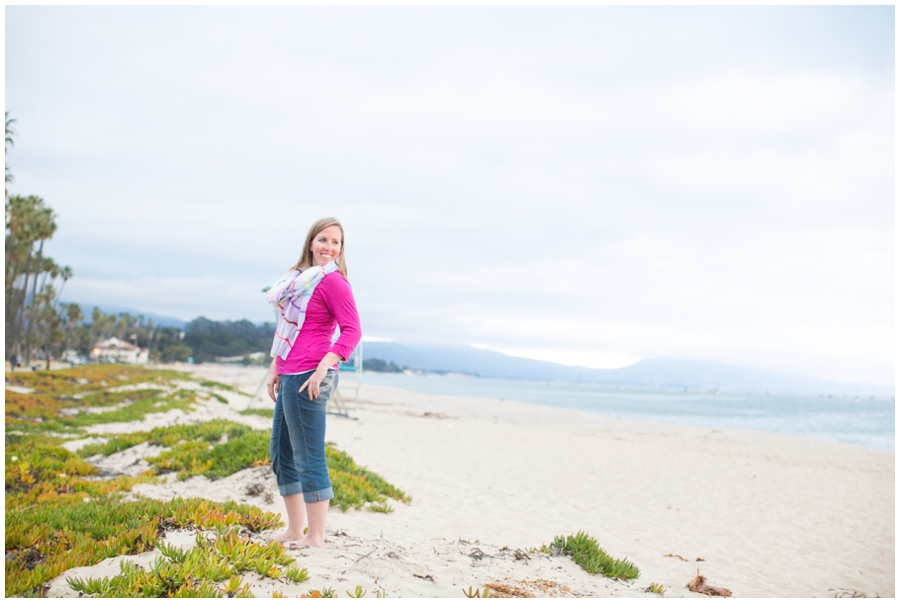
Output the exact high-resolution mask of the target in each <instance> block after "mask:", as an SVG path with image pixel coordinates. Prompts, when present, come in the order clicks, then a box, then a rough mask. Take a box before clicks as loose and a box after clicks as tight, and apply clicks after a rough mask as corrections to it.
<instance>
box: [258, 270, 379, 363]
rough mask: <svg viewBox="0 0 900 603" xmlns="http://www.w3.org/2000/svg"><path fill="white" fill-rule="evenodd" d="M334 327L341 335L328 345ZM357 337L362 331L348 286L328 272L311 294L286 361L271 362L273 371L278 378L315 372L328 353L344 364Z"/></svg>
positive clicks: (341, 276) (343, 279) (341, 278)
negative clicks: (337, 357)
mask: <svg viewBox="0 0 900 603" xmlns="http://www.w3.org/2000/svg"><path fill="white" fill-rule="evenodd" d="M335 326H339V327H340V328H341V334H340V336H339V337H338V339H337V341H335V342H334V344H332V343H331V338H332V336H333V335H334V328H335ZM360 337H362V329H361V328H360V326H359V313H358V312H357V311H356V302H355V301H354V300H353V291H352V290H351V289H350V283H349V282H347V279H346V278H344V275H343V274H341V273H340V272H332V273H331V274H329V275H327V276H325V278H323V279H322V282H320V283H319V284H318V285H317V286H316V289H315V291H313V294H312V297H311V298H310V300H309V305H307V307H306V318H305V319H304V320H303V326H301V327H300V332H299V333H297V339H296V340H295V341H294V345H293V347H291V351H290V352H288V355H287V358H286V359H284V360H282V359H281V358H280V357H276V358H275V368H276V369H277V371H278V374H279V375H290V374H292V373H303V372H305V371H311V370H315V369H316V368H317V367H318V366H319V363H320V362H321V361H322V358H324V357H325V354H327V353H328V352H334V353H335V354H337V355H338V356H340V357H341V358H343V359H344V360H346V359H347V358H349V357H350V354H352V353H353V350H354V349H355V348H356V344H358V343H359V338H360ZM335 366H337V365H335Z"/></svg>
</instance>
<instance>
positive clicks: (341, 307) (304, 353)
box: [266, 218, 361, 548]
mask: <svg viewBox="0 0 900 603" xmlns="http://www.w3.org/2000/svg"><path fill="white" fill-rule="evenodd" d="M266 299H267V300H268V301H269V303H270V304H272V305H273V307H274V309H275V313H276V316H277V327H276V332H275V339H274V341H273V343H272V356H273V357H274V360H273V361H272V366H271V367H270V369H269V378H268V380H267V386H268V390H269V396H270V397H271V398H272V400H274V401H275V416H274V418H273V420H272V439H271V442H270V444H269V458H270V459H271V460H272V469H273V470H274V471H275V476H276V478H277V481H278V491H279V493H280V494H281V496H282V497H284V506H285V510H286V511H287V529H285V531H284V532H281V533H278V534H274V535H272V536H270V537H269V538H270V540H274V541H276V542H281V543H283V544H284V545H285V546H288V547H292V548H293V547H321V546H324V544H325V523H326V520H327V517H328V504H329V502H328V501H329V500H330V499H332V498H334V491H333V490H332V488H331V480H330V478H329V476H328V467H327V466H326V464H325V405H326V403H327V402H328V398H329V397H330V396H331V394H332V393H333V392H334V390H335V388H337V385H338V371H337V362H338V361H339V360H346V359H347V358H348V357H349V356H350V354H351V353H352V352H353V349H354V348H355V347H356V345H357V344H358V343H359V338H360V336H361V330H360V326H359V314H358V313H357V311H356V302H355V301H354V300H353V291H352V290H351V289H350V283H349V282H348V281H347V265H346V262H345V260H344V229H343V227H342V226H341V224H340V222H338V221H337V220H336V219H334V218H323V219H322V220H319V221H318V222H316V223H315V224H313V225H312V228H310V229H309V234H308V235H307V237H306V242H305V243H304V244H303V252H302V255H301V256H300V260H299V261H298V262H297V263H296V264H295V265H294V266H293V267H292V268H291V270H290V271H288V273H287V274H285V275H284V276H283V277H281V279H279V280H278V282H277V283H275V285H273V286H272V287H271V288H270V289H269V290H268V292H267V293H266ZM335 327H340V329H341V334H340V337H339V338H338V339H337V341H335V342H334V343H332V336H333V335H334V331H335ZM307 522H308V526H309V531H308V532H307V533H306V534H305V535H304V533H303V528H304V524H307Z"/></svg>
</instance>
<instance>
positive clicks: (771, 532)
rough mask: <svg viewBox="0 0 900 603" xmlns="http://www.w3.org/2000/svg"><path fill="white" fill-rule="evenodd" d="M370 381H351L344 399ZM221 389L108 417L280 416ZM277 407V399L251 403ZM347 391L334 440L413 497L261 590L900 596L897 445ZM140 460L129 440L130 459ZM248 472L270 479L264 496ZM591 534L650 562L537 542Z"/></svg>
mask: <svg viewBox="0 0 900 603" xmlns="http://www.w3.org/2000/svg"><path fill="white" fill-rule="evenodd" d="M192 370H194V372H195V374H197V375H198V376H203V377H204V378H209V379H213V380H216V381H219V382H222V383H227V384H231V385H235V386H237V387H240V388H241V389H242V390H243V391H246V392H248V393H253V392H254V391H255V390H256V386H257V385H258V383H259V380H260V379H261V378H262V375H263V371H262V369H244V368H231V367H222V366H205V365H204V366H198V367H193V369H192ZM354 392H355V389H354V388H349V387H347V395H348V396H352V394H353V393H354ZM219 393H221V394H222V395H225V396H226V397H227V398H228V399H229V404H228V405H225V404H222V403H220V402H217V401H215V400H212V401H209V402H205V403H203V404H202V408H200V409H199V410H198V412H197V413H191V414H190V415H188V416H185V415H184V413H180V411H171V412H170V413H167V414H166V415H158V416H155V417H148V418H147V419H145V421H143V422H141V423H140V424H138V423H135V424H133V425H132V424H121V425H115V426H110V425H105V426H102V427H103V428H102V429H100V428H99V427H100V426H98V429H97V430H96V432H97V433H102V432H105V433H114V432H115V433H120V432H125V431H133V430H137V429H147V428H148V427H149V426H153V425H156V424H166V422H167V421H172V420H178V421H179V422H185V421H190V422H193V421H197V420H209V419H211V418H215V417H218V416H221V417H223V418H228V419H231V420H240V421H242V422H245V423H248V424H253V425H254V426H256V427H265V426H267V425H268V421H267V420H266V419H262V418H260V417H244V416H241V415H238V414H237V412H236V411H237V410H241V409H243V408H244V407H245V406H246V404H247V401H248V400H249V399H248V398H247V397H244V396H237V395H234V394H230V395H229V394H227V393H225V392H219ZM263 404H271V403H270V402H268V401H265V402H264V403H260V402H256V403H255V406H262V405H263ZM348 407H349V409H350V414H351V417H352V419H346V418H341V417H334V416H330V417H329V418H328V421H329V423H328V435H327V439H328V440H329V441H333V442H335V443H336V444H337V445H338V447H339V448H341V449H342V450H344V451H346V452H347V453H349V454H350V455H351V456H352V457H353V458H354V460H356V462H357V463H359V464H362V465H366V466H368V467H369V468H370V469H371V470H373V471H375V472H377V473H379V474H380V475H382V476H383V477H384V478H385V479H387V480H388V481H389V482H391V483H393V484H395V485H396V486H398V487H399V488H401V489H403V490H404V491H405V492H406V493H407V494H409V495H410V496H412V499H413V500H412V504H410V505H403V504H401V503H398V502H395V501H392V502H391V506H393V508H394V509H395V512H394V513H391V514H387V515H385V514H381V513H371V512H365V511H352V510H351V511H348V512H346V513H341V512H340V511H336V510H332V512H331V514H330V515H329V533H328V536H327V539H326V540H327V548H326V549H325V550H307V551H298V552H295V553H293V554H295V555H296V556H297V557H298V562H299V564H300V566H301V567H306V568H308V569H309V573H310V580H309V581H308V582H305V583H303V584H301V585H299V586H286V585H284V584H280V583H273V581H271V580H268V581H257V582H256V583H255V584H257V585H256V586H254V589H253V590H254V592H255V593H256V594H257V595H258V596H265V595H266V594H267V593H270V592H271V591H272V589H276V590H281V591H283V592H284V594H285V595H294V596H297V595H299V593H301V592H306V591H307V590H309V589H311V588H322V587H326V586H327V587H332V588H334V589H335V590H337V592H338V594H339V595H341V596H346V593H345V592H344V591H345V590H351V591H352V590H353V588H354V587H355V586H356V585H361V586H362V587H364V588H366V589H368V591H369V596H372V594H373V593H374V592H375V591H376V590H383V591H385V592H386V594H387V595H388V596H403V597H408V596H442V597H443V596H462V593H461V590H460V589H461V588H468V587H469V586H472V587H475V588H481V587H483V585H484V584H486V583H498V582H499V583H503V584H506V585H511V586H515V587H517V588H520V589H524V590H525V591H526V592H531V593H534V594H538V595H540V594H543V595H545V596H547V595H558V596H574V595H581V596H629V597H631V596H641V595H646V596H656V595H650V594H649V593H646V592H644V590H643V589H644V588H645V587H646V586H647V585H648V584H649V583H651V582H655V583H658V584H662V585H663V586H665V587H666V593H665V596H694V597H697V596H702V595H698V594H694V593H691V592H689V591H688V590H687V589H686V588H685V585H686V584H687V583H688V582H689V581H690V580H691V578H692V577H693V576H694V575H695V574H696V572H697V571H698V570H699V571H700V572H701V573H702V574H703V575H704V576H706V577H707V580H708V582H709V583H710V584H712V585H714V586H720V587H725V588H728V589H730V590H731V591H732V592H733V593H734V595H735V596H738V597H810V596H815V597H834V596H848V595H853V594H858V595H866V596H870V597H871V596H881V597H891V596H893V595H894V455H893V453H890V452H882V451H876V450H869V449H865V448H861V447H855V446H848V445H842V444H834V443H828V442H819V441H815V440H809V439H804V438H798V437H792V436H783V435H776V434H767V433H760V432H749V431H737V430H724V429H709V428H692V427H684V426H671V425H662V424H652V423H639V422H631V421H621V420H615V419H606V418H602V417H596V416H593V415H588V414H584V413H580V412H575V411H566V410H559V409H552V408H543V407H538V406H530V405H526V404H520V403H516V402H508V401H498V400H486V399H473V398H456V397H442V396H435V395H428V394H420V393H414V392H407V391H401V390H396V389H391V388H386V387H378V386H372V385H363V386H362V389H361V390H360V399H358V400H355V401H354V400H349V401H348ZM126 452H127V451H126ZM120 454H121V453H120ZM148 454H150V453H149V452H148ZM145 455H146V454H145ZM134 460H135V455H134V454H131V455H130V456H128V455H125V456H123V457H122V460H121V461H120V462H121V463H123V464H127V463H128V462H131V463H134ZM107 470H111V469H109V468H107ZM120 471H121V472H125V471H126V467H122V468H121V469H120ZM171 480H172V478H170V481H169V483H161V484H155V485H141V486H138V487H136V488H135V492H136V493H139V494H140V495H144V496H153V497H159V498H171V497H173V496H193V495H197V494H198V493H202V495H203V496H205V497H207V498H210V499H212V500H229V499H232V500H237V501H240V502H249V503H251V504H256V505H258V506H260V507H261V508H263V509H267V510H273V511H276V512H280V511H281V510H282V507H281V503H280V499H279V498H278V496H277V488H276V487H275V482H274V477H273V476H272V474H271V471H269V470H268V469H266V468H257V469H248V470H245V471H242V472H240V473H238V474H235V475H233V476H231V477H229V478H225V479H222V480H217V481H214V482H210V481H209V480H206V479H205V478H193V479H192V480H188V481H185V482H177V481H171ZM251 485H256V486H257V487H256V488H251V491H254V492H255V491H261V492H260V493H257V494H251V493H248V486H251ZM267 499H271V500H273V502H271V503H269V502H268V501H267ZM579 530H584V531H586V532H588V533H589V534H591V535H592V536H594V537H595V538H597V539H598V540H599V541H600V544H601V546H603V547H604V548H605V549H606V550H607V551H608V552H609V553H610V554H611V555H613V556H614V557H618V558H621V557H627V558H628V559H629V560H631V561H633V562H634V563H636V564H637V566H638V567H639V568H640V569H641V577H640V578H639V579H637V580H636V581H634V582H631V583H626V582H619V581H614V580H609V579H607V578H604V577H601V576H592V575H589V574H587V573H586V572H584V571H583V570H582V569H581V568H580V567H578V566H577V565H575V564H574V563H572V561H571V560H570V559H568V558H562V557H549V556H545V555H539V554H531V555H529V558H525V557H523V556H522V553H523V552H525V551H527V550H528V549H529V548H530V547H536V546H539V545H540V544H542V543H549V542H550V541H551V540H552V539H553V537H554V536H555V535H558V534H565V535H568V534H573V533H575V532H577V531H579ZM517 550H518V555H517V554H516V551H517ZM517 556H518V557H519V558H518V559H517V558H516V557H517ZM698 558H700V559H703V561H697V559H698ZM109 563H110V562H104V564H107V565H108V564H109ZM104 564H100V565H101V566H103V567H106V565H104ZM117 564H118V561H115V563H114V567H118V565H117ZM97 567H98V568H99V566H97ZM92 571H95V569H94V568H87V569H85V568H81V569H76V570H70V571H69V572H66V574H64V575H63V576H60V577H59V578H57V579H56V580H54V581H53V589H54V590H53V591H52V594H54V595H58V596H65V595H66V594H68V595H69V596H71V595H75V593H73V592H71V591H70V590H68V589H67V587H66V586H65V577H66V576H70V575H73V572H80V573H79V574H78V575H81V576H83V575H86V574H85V572H88V573H90V572H92ZM96 571H98V572H99V571H101V570H100V569H96ZM103 571H109V569H108V568H107V569H105V570H103ZM104 575H105V574H104ZM538 579H540V580H546V581H548V582H545V583H543V584H544V589H543V590H542V589H541V588H540V586H539V585H536V584H535V583H533V582H532V583H529V582H528V581H529V580H531V581H533V580H538ZM549 583H553V584H555V585H556V586H551V587H547V584H549ZM566 588H567V589H569V590H565V589H566Z"/></svg>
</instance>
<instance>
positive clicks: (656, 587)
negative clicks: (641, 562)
mask: <svg viewBox="0 0 900 603" xmlns="http://www.w3.org/2000/svg"><path fill="white" fill-rule="evenodd" d="M647 592H648V593H656V594H657V595H661V594H663V593H664V592H666V587H665V586H663V585H662V584H657V583H656V582H651V583H650V585H649V586H647Z"/></svg>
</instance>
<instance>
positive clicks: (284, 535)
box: [262, 528, 306, 545]
mask: <svg viewBox="0 0 900 603" xmlns="http://www.w3.org/2000/svg"><path fill="white" fill-rule="evenodd" d="M305 531H306V530H305V528H304V532H305ZM262 537H263V538H265V539H266V540H268V541H269V542H280V543H281V544H285V545H286V544H287V543H289V542H296V541H298V540H300V539H302V538H303V532H301V533H299V534H297V533H295V532H288V531H287V530H285V531H284V532H278V533H277V534H263V535H262Z"/></svg>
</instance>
